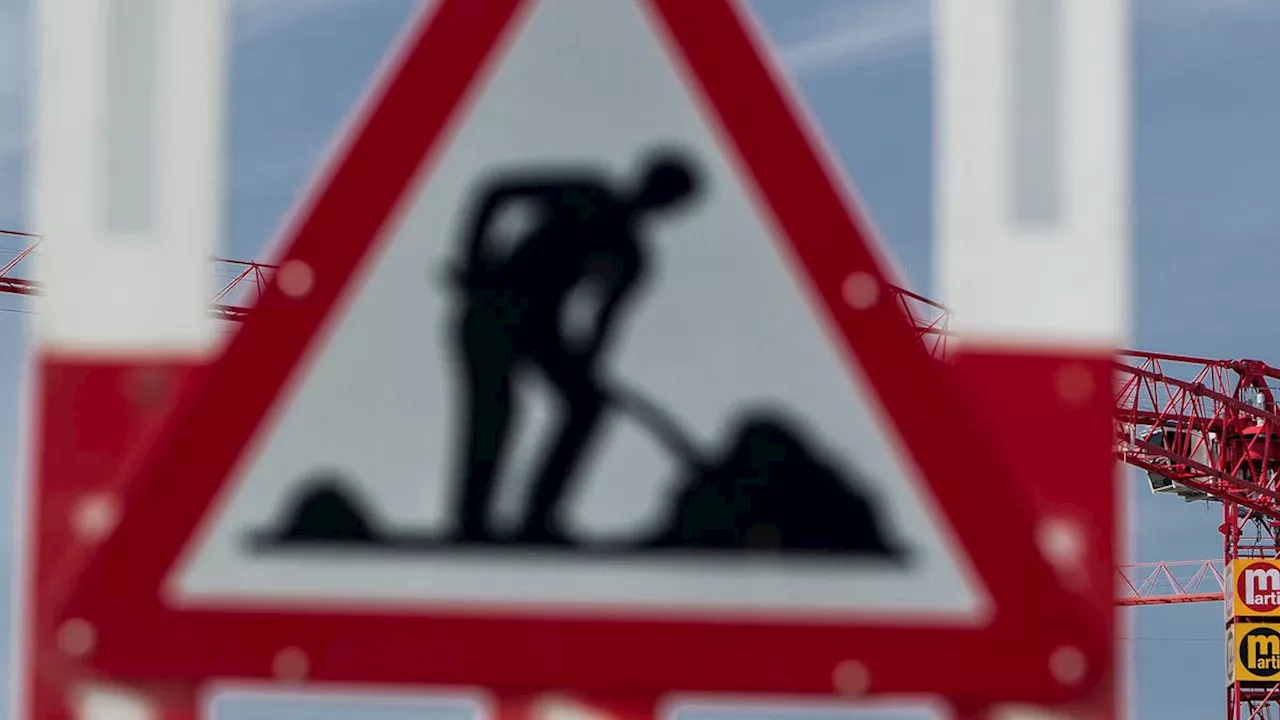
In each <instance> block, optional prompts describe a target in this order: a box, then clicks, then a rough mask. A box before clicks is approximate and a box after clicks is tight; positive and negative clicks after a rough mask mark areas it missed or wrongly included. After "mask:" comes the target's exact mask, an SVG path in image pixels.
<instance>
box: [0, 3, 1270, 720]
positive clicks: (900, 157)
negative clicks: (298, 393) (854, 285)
mask: <svg viewBox="0 0 1280 720" xmlns="http://www.w3.org/2000/svg"><path fill="white" fill-rule="evenodd" d="M28 2H29V0H0V228H14V229H31V230H38V228H29V227H28V225H27V222H26V214H25V210H24V205H25V202H26V198H25V193H24V187H25V179H24V176H25V172H26V170H27V166H26V154H25V147H26V142H25V140H26V132H27V127H26V122H25V114H26V112H27V105H26V101H27V98H28V96H29V88H28V87H27V82H26V80H27V76H28V70H29V60H28V51H29V47H28V43H27V40H28V36H29V34H30V32H29V25H28V24H27V4H28ZM414 4H415V3H414V2H413V0H233V6H234V8H235V10H234V12H235V20H234V32H233V40H234V49H233V53H232V68H231V107H230V113H231V121H230V150H229V152H230V163H231V167H230V173H231V184H230V193H229V207H228V213H229V215H228V219H229V223H228V228H229V237H228V238H227V241H226V250H225V252H226V254H229V255H231V256H233V257H241V258H250V257H253V256H255V255H256V254H257V253H258V252H259V250H260V249H261V248H262V246H263V244H264V242H265V241H266V240H267V239H268V238H269V237H270V235H271V234H272V233H273V231H274V230H275V228H276V226H277V224H278V223H279V222H280V220H281V218H282V216H283V214H284V213H285V211H286V210H287V209H288V207H289V205H290V203H291V202H292V200H293V199H294V197H295V196H296V195H297V193H298V192H299V191H300V189H301V188H302V186H303V183H304V182H305V180H306V178H307V177H308V175H309V173H310V172H311V171H312V169H313V168H314V167H315V165H316V163H317V162H318V161H319V160H320V158H321V155H322V153H323V151H324V150H325V148H326V145H327V143H328V142H329V140H330V138H331V137H332V135H333V133H334V132H335V131H336V129H337V128H338V126H339V124H340V122H341V121H342V119H343V116H344V115H345V113H347V112H348V110H349V109H350V108H351V104H352V102H353V101H354V100H355V98H356V96H357V95H358V93H359V92H360V89H361V87H362V86H363V84H364V83H365V81H366V80H367V79H368V78H369V75H370V73H371V72H372V71H373V69H374V67H375V66H376V64H377V62H378V60H379V59H380V57H381V56H382V55H383V53H384V52H385V51H386V50H387V47H388V43H389V42H390V40H391V39H392V37H393V36H394V35H395V33H396V32H397V30H398V29H399V27H400V26H401V24H402V23H403V21H404V19H405V18H406V17H407V14H408V12H409V10H410V9H411V7H412V6H413V5H414ZM751 4H752V5H753V6H754V7H755V8H756V10H757V11H758V13H759V15H760V17H761V18H762V20H763V21H764V25H765V27H766V29H767V31H768V32H769V33H770V34H771V35H772V36H773V37H774V38H775V40H776V41H777V42H778V43H779V44H780V46H781V48H782V54H783V58H784V60H785V61H786V63H787V65H788V66H789V68H790V69H791V71H792V72H793V74H794V75H795V76H796V78H797V80H798V82H799V85H800V87H801V90H802V92H803V95H804V97H805V98H806V99H807V101H808V102H809V103H810V105H811V107H812V108H813V110H814V112H815V115H816V117H817V119H818V121H819V123H820V124H821V126H822V129H823V131H824V133H825V134H826V136H827V138H828V139H829V140H830V142H831V144H832V146H833V147H834V149H835V151H836V152H837V154H838V155H839V160H840V162H841V163H842V164H843V166H844V167H845V169H846V170H847V171H848V173H849V174H850V176H851V177H852V178H854V180H855V182H856V183H857V185H858V188H859V191H860V193H861V194H862V196H863V197H864V198H865V199H866V201H867V205H868V207H869V209H870V211H871V213H872V215H873V216H874V219H875V222H876V224H877V225H878V227H879V228H880V229H881V230H882V232H883V240H884V241H885V242H886V243H887V244H888V246H889V247H891V248H892V250H893V252H894V253H895V255H896V256H897V258H898V259H899V261H900V263H901V265H902V267H903V268H904V269H905V271H906V274H907V276H908V279H909V280H910V282H911V283H912V284H913V285H914V286H915V287H917V288H918V289H921V290H923V291H925V292H926V293H927V292H928V290H929V287H930V282H929V280H930V273H931V265H930V239H929V238H930V223H931V219H930V210H931V193H930V161H931V148H930V123H931V119H930V112H931V107H930V105H931V103H930V82H931V71H930V64H931V60H930V54H929V40H928V38H929V31H930V18H929V2H928V0H805V2H796V0H753V2H752V3H751ZM1135 4H1136V7H1137V10H1138V13H1137V23H1136V27H1135V33H1136V34H1135V54H1136V55H1135V57H1136V63H1135V71H1136V75H1135V84H1134V96H1135V103H1136V118H1135V121H1136V130H1135V157H1134V161H1135V167H1136V175H1135V208H1134V219H1135V231H1136V242H1137V261H1138V262H1137V265H1136V267H1137V278H1136V282H1137V288H1136V295H1137V303H1136V308H1137V325H1136V333H1135V334H1136V337H1135V339H1134V344H1135V345H1136V346H1138V347H1141V348H1145V349H1157V350H1163V351H1169V352H1179V353H1187V354H1194V355H1204V356H1209V357H1241V356H1250V357H1258V358H1261V359H1264V360H1265V359H1269V360H1271V361H1273V363H1277V364H1280V333H1277V329H1280V328H1278V323H1277V319H1276V315H1275V313H1274V312H1273V310H1272V308H1273V307H1274V305H1273V299H1272V296H1271V288H1272V287H1273V286H1274V281H1273V279H1274V278H1276V277H1280V254H1277V253H1275V252H1273V251H1272V249H1273V248H1274V247H1275V244H1274V243H1273V242H1272V236H1273V234H1274V233H1275V232H1276V230H1277V228H1280V203H1278V202H1276V200H1275V199H1276V198H1277V197H1280V177H1278V173H1277V170H1276V168H1280V141H1277V134H1276V128H1278V127H1280V90H1277V89H1276V86H1275V83H1274V81H1273V80H1272V74H1273V68H1275V67H1277V66H1280V44H1278V43H1276V42H1275V38H1276V37H1278V36H1280V4H1277V3H1275V2H1274V0H1135ZM26 319H27V316H26V315H23V314H20V313H12V312H0V338H7V339H8V342H7V343H4V344H3V345H0V404H4V405H5V406H7V407H10V408H14V411H13V412H11V413H10V414H9V415H7V416H5V417H9V418H11V419H10V420H5V421H3V422H0V467H3V466H5V465H7V466H8V467H11V468H12V467H14V466H15V463H16V456H15V455H14V451H15V445H16V426H15V425H14V424H13V423H14V422H16V420H17V415H16V413H17V410H16V408H17V398H18V395H17V384H18V382H19V373H18V370H19V364H18V362H19V353H20V350H21V347H22V342H23V337H24V332H25V331H24V322H25V320H26ZM1055 452H1057V449H1056V448H1054V447H1052V446H1051V445H1048V444H1046V447H1045V454H1046V456H1047V457H1052V456H1053V454H1054V453H1055ZM1062 452H1063V453H1064V455H1065V453H1067V452H1069V451H1068V450H1065V449H1064V450H1063V451H1062ZM4 457H10V458H14V459H13V460H11V461H10V462H8V463H7V464H6V463H4V462H3V458H4ZM13 475H14V473H13V471H11V470H10V471H5V472H3V473H2V474H0V477H3V478H4V485H3V486H0V487H3V488H4V489H3V491H0V508H2V509H3V510H4V511H5V512H9V511H10V510H9V508H11V505H12V503H11V501H10V498H11V488H12V483H13ZM1130 477H1131V482H1133V483H1135V484H1140V483H1141V480H1140V479H1139V478H1138V477H1137V476H1136V475H1133V476H1130ZM1137 497H1138V526H1137V528H1136V533H1137V538H1138V551H1139V555H1140V559H1142V560H1176V559H1200V558H1209V557H1216V556H1218V554H1219V552H1220V549H1219V548H1220V536H1219V535H1218V533H1217V532H1216V528H1217V525H1218V523H1219V522H1220V513H1219V512H1218V510H1217V508H1213V507H1210V508H1204V507H1199V506H1185V505H1183V504H1181V503H1178V502H1174V501H1172V500H1170V499H1166V498H1153V497H1150V496H1149V495H1147V494H1146V493H1142V492H1140V493H1138V496H1137ZM0 538H7V535H6V534H3V533H0ZM0 542H8V541H7V539H6V540H0ZM6 559H7V553H0V563H3V562H5V561H6ZM0 576H4V575H0ZM5 577H7V576H5ZM6 582H7V580H6ZM3 617H6V618H7V614H5V615H3ZM1135 617H1136V624H1135V627H1134V629H1133V631H1132V633H1131V635H1133V636H1136V638H1138V639H1135V640H1128V639H1127V640H1125V641H1124V642H1126V643H1131V644H1133V646H1134V647H1135V648H1136V657H1137V668H1138V669H1137V698H1138V710H1139V717H1143V718H1147V717H1150V718H1155V717H1168V718H1180V717H1203V716H1206V715H1207V714H1215V713H1220V712H1221V711H1222V692H1223V680H1222V678H1223V677H1224V668H1223V659H1222V658H1223V650H1222V641H1221V633H1222V625H1221V623H1222V614H1221V608H1220V607H1219V606H1217V605H1214V604H1202V605H1188V606H1174V607H1155V608H1150V609H1144V610H1140V611H1135ZM7 631H8V628H3V627H0V641H6V640H7ZM265 713H266V710H265V709H264V708H262V707H256V709H255V704H254V703H248V702H244V703H238V704H237V710H235V711H233V712H230V713H228V714H227V715H226V717H230V718H232V720H235V719H236V718H246V719H247V718H257V717H265V716H266V715H265ZM343 717H357V715H355V714H351V715H343ZM387 717H392V715H388V716H387Z"/></svg>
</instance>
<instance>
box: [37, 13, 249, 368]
mask: <svg viewBox="0 0 1280 720" xmlns="http://www.w3.org/2000/svg"><path fill="white" fill-rule="evenodd" d="M37 12H38V13H39V23H38V27H39V28H40V30H39V53H38V57H39V62H38V65H37V75H38V83H37V96H36V110H35V118H34V119H35V122H34V123H33V126H34V132H35V153H34V163H33V167H34V182H33V201H34V207H33V212H32V216H33V219H34V223H35V227H36V228H37V229H38V230H39V231H40V232H41V233H42V234H43V235H44V236H45V238H46V239H45V241H44V242H43V243H42V245H41V250H40V253H39V255H40V257H39V265H38V269H37V273H38V277H39V279H40V280H41V281H43V282H44V283H46V284H47V293H46V298H45V299H44V301H43V303H42V308H41V310H42V312H41V314H40V316H39V317H38V318H37V320H36V328H37V330H36V338H37V342H39V343H40V345H41V347H42V348H43V349H45V350H46V351H51V352H55V353H59V354H75V355H109V356H122V355H123V356H151V355H188V354H193V353H194V354H198V353H202V352H204V351H205V350H207V349H209V348H210V347H211V346H212V343H213V340H214V337H215V333H214V326H213V321H211V320H210V319H209V314H208V304H209V301H210V298H211V296H212V285H213V280H212V278H211V276H210V265H209V256H210V255H212V254H213V252H214V251H215V249H216V248H217V239H218V237H219V235H220V233H221V224H222V222H221V217H222V211H223V208H222V183H223V177H222V157H223V123H224V119H223V115H224V113H223V106H224V84H225V80H224V78H225V74H226V63H225V61H224V53H225V37H224V36H225V20H226V18H225V12H224V7H223V0H181V2H172V1H171V0H95V1H94V2H91V3H86V2H83V0H41V1H40V3H39V5H38V9H37Z"/></svg>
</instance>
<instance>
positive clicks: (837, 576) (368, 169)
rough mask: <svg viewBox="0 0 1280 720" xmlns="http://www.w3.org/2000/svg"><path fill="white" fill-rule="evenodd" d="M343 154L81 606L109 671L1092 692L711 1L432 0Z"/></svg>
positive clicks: (199, 386) (960, 408)
mask: <svg viewBox="0 0 1280 720" xmlns="http://www.w3.org/2000/svg"><path fill="white" fill-rule="evenodd" d="M347 140H348V141H347V142H346V144H345V145H344V146H343V147H342V149H341V151H340V152H338V153H337V156H336V158H335V160H334V161H333V164H332V166H331V168H330V169H329V171H328V172H327V173H326V174H325V175H324V176H323V177H322V178H321V180H320V181H319V182H318V183H317V185H316V187H315V188H313V193H312V195H311V196H310V199H309V200H308V201H307V203H306V204H305V205H304V207H303V209H302V210H301V211H300V213H299V215H298V217H297V218H296V222H295V223H294V224H293V225H292V228H291V230H290V231H289V232H288V233H287V235H286V237H285V239H284V244H283V250H282V258H281V264H280V270H279V272H278V275H277V281H276V283H275V286H274V287H273V288H272V290H271V291H270V292H269V293H267V295H266V296H265V297H264V298H263V299H262V301H261V303H260V305H259V307H258V308H257V309H256V310H255V311H254V313H253V315H252V316H251V317H250V318H249V319H248V321H247V322H246V323H245V324H244V326H243V328H242V330H241V331H240V332H239V334H237V335H236V336H235V337H234V339H233V340H232V341H231V342H230V344H229V346H228V348H227V349H226V352H225V355H224V356H223V357H222V358H221V359H220V360H219V361H218V362H217V363H216V364H215V365H214V366H213V367H212V368H211V369H210V370H209V371H208V372H207V373H206V374H205V376H204V377H202V378H201V380H200V381H199V382H198V383H195V384H193V386H192V388H191V389H190V390H189V391H188V392H187V393H186V395H185V396H184V397H183V398H182V399H181V400H180V402H179V409H178V410H177V412H176V413H175V420H174V421H173V423H172V425H171V426H170V427H168V428H167V430H166V431H165V433H164V434H163V435H162V437H161V438H160V439H159V440H158V441H157V442H156V443H155V445H154V447H153V448H152V450H151V451H149V452H148V453H147V454H146V457H144V458H141V459H140V460H139V461H138V463H137V464H136V465H135V466H134V468H133V470H132V479H131V480H130V487H131V492H130V494H129V495H128V497H127V498H126V503H125V509H124V513H123V517H122V520H121V522H120V524H119V526H118V528H117V529H116V531H115V532H114V533H113V534H112V535H111V536H110V537H109V538H108V539H107V540H106V541H105V542H104V543H103V545H102V546H101V547H100V548H99V549H98V550H97V551H96V552H93V553H91V554H90V555H89V556H88V557H90V558H91V560H90V561H89V562H87V564H86V572H85V574H84V575H83V577H82V578H81V582H80V583H79V585H78V586H77V587H76V588H75V589H74V591H73V592H71V593H70V600H69V602H68V605H67V607H66V609H65V612H64V615H63V617H64V619H66V620H67V621H72V620H75V621H77V622H80V623H88V625H87V626H85V625H81V626H80V627H88V626H91V627H93V628H95V630H96V634H95V637H96V644H95V645H94V649H93V650H92V652H91V653H90V654H89V655H88V657H87V660H88V661H89V662H91V663H92V665H93V666H94V668H95V670H97V671H99V672H102V673H106V674H109V675H114V676H118V677H128V678H139V679H140V678H149V679H157V680H159V679H170V680H176V679H188V680H190V679H198V678H204V677H215V676H241V677H244V676H270V674H271V673H272V664H273V658H277V657H280V656H281V655H280V654H281V653H287V654H288V657H289V658H292V659H293V660H303V659H305V663H303V665H304V666H305V667H306V669H307V676H308V677H309V678H312V679H315V680H332V681H347V682H401V683H403V682H433V683H468V684H482V685H490V686H499V687H501V686H505V687H516V688H528V687H562V688H578V689H596V690H609V689H612V690H625V689H630V690H664V689H681V690H691V691H721V692H728V691H747V690H749V691H755V692H780V693H794V692H806V693H807V692H819V693H821V692H831V691H832V690H833V689H834V686H833V677H837V678H844V679H843V680H837V681H836V685H838V686H840V687H844V688H845V689H848V687H847V686H849V684H850V682H849V678H850V677H857V678H862V680H860V681H859V682H865V683H866V688H864V689H870V690H872V691H885V692H902V691H937V692H944V693H951V694H956V693H962V694H964V695H966V696H973V697H978V696H982V697H1000V698H1002V699H1006V700H1011V699H1017V698H1023V697H1025V698H1027V699H1033V698H1034V699H1046V698H1053V697H1059V696H1067V695H1070V694H1072V693H1073V692H1078V691H1080V690H1081V689H1082V686H1083V685H1084V684H1087V681H1088V680H1089V678H1092V677H1095V674H1094V673H1095V670H1094V668H1095V667H1097V666H1099V665H1101V664H1102V663H1103V662H1105V658H1104V657H1103V656H1102V652H1103V648H1104V647H1105V645H1104V642H1103V641H1104V638H1101V637H1096V635H1097V633H1096V632H1094V631H1093V630H1092V628H1091V627H1090V625H1089V622H1088V617H1087V613H1086V612H1085V611H1083V610H1081V609H1080V608H1079V607H1078V603H1076V602H1074V601H1073V600H1072V599H1070V598H1069V597H1068V596H1066V595H1065V594H1063V593H1062V592H1061V591H1060V590H1059V589H1058V587H1057V580H1056V578H1055V576H1054V574H1053V572H1052V571H1051V569H1050V567H1049V566H1048V564H1047V563H1046V562H1045V561H1044V559H1043V558H1042V557H1041V556H1040V554H1039V553H1038V552H1037V551H1036V550H1035V543H1034V542H1033V539H1032V538H1033V534H1032V527H1031V521H1030V520H1029V519H1028V516H1027V515H1026V513H1025V512H1024V508H1023V506H1022V502H1021V500H1020V496H1019V494H1018V492H1017V491H1016V490H1015V486H1014V484H1013V482H1012V478H1011V477H1010V476H1009V475H1008V474H1007V472H1005V471H1004V469H1003V467H1002V465H1001V463H1000V462H999V458H998V457H997V456H996V455H995V454H994V453H993V452H992V451H991V449H990V448H989V446H988V443H987V442H986V441H985V440H984V436H983V429H982V428H980V427H978V426H977V424H976V423H974V422H973V421H972V420H971V416H970V414H969V412H968V411H967V409H966V408H965V406H964V403H963V401H962V400H961V399H960V395H959V394H958V391H957V389H956V388H955V387H953V385H952V383H951V380H950V376H949V375H948V374H947V372H948V371H947V370H946V368H945V367H944V366H942V365H941V364H939V363H936V362H934V361H933V360H931V359H930V358H929V357H928V356H927V355H926V353H925V351H924V349H923V348H922V346H921V345H920V343H919V342H918V340H917V339H916V337H915V335H914V334H913V331H912V329H911V327H910V326H909V323H908V321H907V319H906V318H905V317H904V315H903V313H902V312H901V311H900V309H899V308H898V307H897V306H896V304H895V303H894V302H892V301H891V297H890V296H889V294H888V292H887V291H886V288H887V282H888V278H887V277H886V273H885V270H884V266H883V262H882V260H881V258H880V256H879V254H878V253H879V251H878V250H877V249H876V248H875V246H874V244H873V241H872V238H871V237H870V236H869V235H868V233H867V231H866V229H865V227H864V225H863V224H862V223H861V221H860V220H859V219H858V217H857V214H856V213H855V212H854V211H853V210H852V207H851V206H852V204H851V203H850V202H849V200H848V198H847V196H846V195H845V194H844V193H843V190H842V189H841V186H840V183H839V182H838V179H837V177H836V174H835V173H834V171H832V170H831V168H830V167H829V166H828V165H827V164H826V160H825V158H824V156H823V154H822V152H821V149H820V147H819V146H818V145H817V142H816V141H815V139H814V138H813V137H812V135H811V132H810V130H809V129H808V128H807V126H806V124H805V123H804V122H803V119H802V118H801V117H800V113H799V111H798V109H797V106H796V103H795V102H794V101H793V100H792V98H791V97H790V95H789V94H788V92H787V91H786V89H785V87H784V85H783V84H782V82H781V81H780V79H779V77H778V76H777V74H776V73H775V71H774V70H773V68H772V66H771V64H770V62H769V60H768V57H767V54H766V53H765V51H764V49H763V44H762V42H761V41H760V40H759V38H758V36H757V35H756V34H755V32H754V30H753V28H752V26H751V25H750V22H749V20H748V19H747V18H746V16H745V15H744V14H743V11H742V9H741V8H739V7H738V5H737V3H735V2H731V1H730V0H699V2H688V1H687V0H608V1H605V0H593V1H592V2H568V1H567V0H542V1H540V2H538V1H535V0H486V2H474V1H473V0H438V2H437V3H435V4H434V5H433V6H432V8H431V10H430V11H429V12H424V13H423V15H422V16H421V18H420V19H419V20H417V21H416V23H415V25H414V27H413V30H412V32H411V33H410V35H409V36H408V37H407V39H406V41H405V43H404V47H403V49H402V52H401V53H399V54H398V55H397V56H396V59H395V61H394V62H393V63H392V64H391V66H390V68H389V70H388V71H387V73H386V75H385V78H384V80H383V82H382V83H381V84H380V85H379V86H378V89H377V91H376V92H375V93H374V94H373V95H372V97H371V99H370V100H369V101H368V102H367V103H366V106H365V108H364V111H363V113H362V114H361V115H360V116H359V118H358V121H357V122H356V123H355V125H354V127H353V128H352V130H351V131H350V134H349V137H348V138H347ZM615 301H616V302H615ZM593 303H594V304H593ZM606 340H607V342H606ZM570 481H572V482H570ZM1064 651H1065V652H1066V653H1067V657H1068V659H1071V660H1079V661H1083V663H1084V665H1083V666H1081V665H1079V663H1077V664H1076V666H1075V667H1076V668H1077V669H1082V670H1084V672H1072V673H1066V674H1065V675H1064V674H1063V673H1061V672H1059V673H1058V674H1057V675H1055V674H1054V672H1053V671H1052V668H1053V667H1054V663H1051V662H1050V657H1051V656H1055V653H1057V655H1056V657H1059V658H1061V657H1062V653H1063V652H1064ZM295 665H298V663H296V662H295V663H293V665H290V667H293V666H295ZM1058 665H1061V663H1058ZM837 668H844V670H842V671H840V672H836V669H837ZM850 668H853V669H855V670H856V672H852V673H850V672H846V670H849V669H850ZM833 673H834V675H833ZM1073 683H1074V684H1077V686H1076V687H1072V684H1073Z"/></svg>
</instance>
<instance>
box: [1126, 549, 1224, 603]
mask: <svg viewBox="0 0 1280 720" xmlns="http://www.w3.org/2000/svg"><path fill="white" fill-rule="evenodd" d="M1116 574H1117V576H1118V579H1119V589H1118V590H1117V591H1116V604H1117V605H1126V606H1134V605H1169V604H1173V603H1192V602H1220V601H1221V600H1222V599H1223V593H1224V592H1225V587H1226V586H1225V583H1226V579H1225V575H1226V574H1225V573H1224V572H1223V565H1222V561H1221V560H1187V561H1182V562H1157V563H1138V564H1136V565H1121V566H1119V567H1117V568H1116Z"/></svg>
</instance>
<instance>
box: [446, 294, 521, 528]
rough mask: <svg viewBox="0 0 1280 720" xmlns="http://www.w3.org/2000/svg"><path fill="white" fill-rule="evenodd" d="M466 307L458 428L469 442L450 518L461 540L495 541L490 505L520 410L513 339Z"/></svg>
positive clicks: (486, 313) (460, 453)
mask: <svg viewBox="0 0 1280 720" xmlns="http://www.w3.org/2000/svg"><path fill="white" fill-rule="evenodd" d="M479 305H481V306H480V307H474V306H473V307H472V308H469V309H468V310H467V312H466V314H465V316H464V317H463V319H462V323H461V328H460V331H461V332H460V333H459V336H458V338H457V339H458V342H459V344H460V346H461V347H460V348H459V349H460V350H461V353H460V359H461V361H462V365H463V372H462V373H461V375H462V379H463V381H464V382H463V383H462V385H463V387H461V388H459V391H460V392H461V393H462V396H463V397H462V402H460V403H459V406H460V412H459V413H458V419H459V423H458V427H459V428H460V429H461V430H462V431H463V432H465V433H467V437H466V438H465V440H464V441H463V442H461V443H459V450H457V451H456V456H455V457H456V463H457V467H456V469H455V473H454V477H456V478H458V479H460V480H461V487H460V488H458V498H457V502H456V504H455V507H456V512H455V514H454V517H455V518H456V521H457V523H458V534H459V536H460V539H462V540H464V541H471V542H483V541H490V540H492V539H493V533H492V532H491V531H490V529H489V524H488V519H489V506H490V500H491V498H492V497H493V491H494V486H495V484H496V482H497V479H498V476H499V473H500V472H501V470H502V461H503V459H504V458H505V456H506V454H507V444H508V442H507V441H508V439H509V435H510V434H511V433H510V429H511V421H512V419H513V415H515V414H516V412H517V411H518V405H517V404H516V398H515V397H514V394H513V392H512V386H513V384H514V382H513V378H512V374H513V372H514V371H515V369H516V366H517V364H518V357H517V354H516V351H515V347H514V342H513V338H512V337H511V335H510V334H509V333H508V332H507V328H506V327H504V324H503V323H502V322H500V317H498V316H497V314H496V313H494V312H493V310H492V308H486V307H483V304H479Z"/></svg>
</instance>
